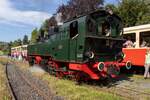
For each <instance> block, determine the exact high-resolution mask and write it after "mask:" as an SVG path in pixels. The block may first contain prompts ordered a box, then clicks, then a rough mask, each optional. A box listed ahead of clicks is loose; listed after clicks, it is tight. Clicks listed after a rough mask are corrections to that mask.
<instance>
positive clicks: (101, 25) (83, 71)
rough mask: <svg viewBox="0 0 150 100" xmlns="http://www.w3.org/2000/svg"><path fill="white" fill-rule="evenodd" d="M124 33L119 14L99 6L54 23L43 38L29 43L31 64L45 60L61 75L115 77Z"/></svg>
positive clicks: (92, 77) (52, 69)
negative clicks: (54, 25)
mask: <svg viewBox="0 0 150 100" xmlns="http://www.w3.org/2000/svg"><path fill="white" fill-rule="evenodd" d="M121 35H122V21H121V19H120V17H118V16H117V15H115V14H110V13H109V12H107V11H106V10H97V11H94V12H91V13H89V14H86V15H82V16H79V17H76V18H73V19H70V20H67V21H66V22H64V23H63V25H61V26H56V27H51V28H50V29H49V34H48V35H47V37H44V36H43V35H41V36H40V40H41V41H39V42H38V43H37V44H32V45H29V46H28V60H29V64H31V65H32V64H43V65H45V66H46V67H47V69H48V71H49V72H50V73H53V74H55V75H56V76H59V77H63V76H75V78H78V79H85V78H86V79H87V78H88V79H95V80H98V79H100V78H102V77H108V76H112V77H113V76H116V75H118V73H119V69H120V68H119V63H120V62H119V61H120V59H122V58H121V52H122V43H123V38H122V36H121ZM85 76H86V77H85ZM83 77H84V78H83Z"/></svg>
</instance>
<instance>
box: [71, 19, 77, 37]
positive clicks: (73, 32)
mask: <svg viewBox="0 0 150 100" xmlns="http://www.w3.org/2000/svg"><path fill="white" fill-rule="evenodd" d="M78 35H79V34H78V22H77V21H75V22H72V23H71V24H70V38H71V39H74V38H76V37H77V36H78Z"/></svg>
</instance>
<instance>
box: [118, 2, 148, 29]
mask: <svg viewBox="0 0 150 100" xmlns="http://www.w3.org/2000/svg"><path fill="white" fill-rule="evenodd" d="M149 10H150V9H149V7H148V5H147V4H146V1H145V0H122V1H121V2H120V4H119V5H118V11H119V15H120V16H121V17H122V19H123V21H124V24H125V26H126V27H129V26H135V25H139V24H147V23H150V17H149V14H150V12H149Z"/></svg>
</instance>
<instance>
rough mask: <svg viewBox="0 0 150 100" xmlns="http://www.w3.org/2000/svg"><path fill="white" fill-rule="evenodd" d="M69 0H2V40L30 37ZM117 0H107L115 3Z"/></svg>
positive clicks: (106, 1) (0, 24)
mask: <svg viewBox="0 0 150 100" xmlns="http://www.w3.org/2000/svg"><path fill="white" fill-rule="evenodd" d="M66 1H67V0H0V41H6V42H9V41H14V40H16V39H19V38H21V39H22V38H23V36H24V35H25V34H26V35H28V36H29V37H30V34H31V31H32V30H33V29H34V28H36V27H39V26H40V25H41V24H42V22H43V21H44V20H45V19H47V18H49V17H50V16H51V15H52V14H53V13H55V11H56V9H57V7H58V6H59V5H61V4H62V3H66ZM115 1H116V0H105V3H112V4H114V3H115Z"/></svg>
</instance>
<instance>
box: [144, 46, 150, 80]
mask: <svg viewBox="0 0 150 100" xmlns="http://www.w3.org/2000/svg"><path fill="white" fill-rule="evenodd" d="M144 67H145V72H144V79H147V78H148V77H150V73H149V69H150V48H148V49H147V51H146V55H145V65H144Z"/></svg>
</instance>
